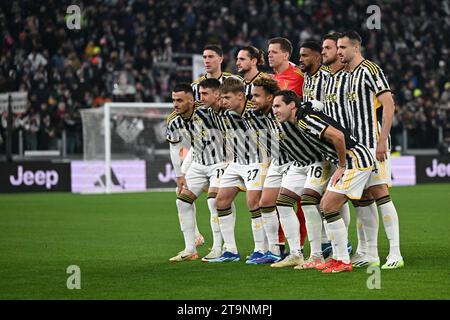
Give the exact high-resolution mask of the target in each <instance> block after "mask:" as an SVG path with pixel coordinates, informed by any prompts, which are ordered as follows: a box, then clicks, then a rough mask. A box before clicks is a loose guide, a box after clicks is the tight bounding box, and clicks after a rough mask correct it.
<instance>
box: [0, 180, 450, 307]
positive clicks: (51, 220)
mask: <svg viewBox="0 0 450 320" xmlns="http://www.w3.org/2000/svg"><path fill="white" fill-rule="evenodd" d="M392 198H393V199H394V201H395V204H396V207H397V210H398V212H399V217H400V233H401V249H402V254H403V256H404V258H405V263H406V265H405V268H403V269H399V270H386V271H385V270H382V271H381V289H379V290H377V289H373V290H369V289H368V288H367V284H366V282H367V279H368V277H369V276H370V275H369V274H367V273H366V269H356V270H354V272H353V273H343V274H331V275H324V274H321V273H320V272H318V271H315V270H306V271H297V270H293V269H282V270H278V269H277V270H273V269H271V268H270V267H269V266H267V265H265V266H255V265H246V264H245V262H243V261H241V262H237V263H228V264H207V263H204V262H201V261H200V260H197V261H190V262H183V263H170V262H169V261H168V259H169V258H170V257H171V256H173V255H175V254H176V253H177V252H178V251H180V250H181V249H182V248H183V247H184V246H183V238H182V235H181V232H180V229H179V224H178V217H177V213H176V207H175V196H174V193H136V194H115V195H73V194H16V195H1V196H0V270H1V276H0V299H274V300H279V299H282V300H284V299H450V268H449V266H450V236H449V230H450V214H449V213H450V209H449V205H450V200H449V199H450V185H448V184H441V185H421V186H415V187H395V188H393V189H392ZM237 207H238V217H237V224H236V238H237V244H238V247H239V250H240V253H241V256H243V257H244V258H245V256H246V255H247V254H249V253H250V252H251V250H252V248H253V246H252V236H251V229H250V214H249V213H248V211H247V210H246V208H245V202H244V195H243V194H240V195H239V196H238V200H237ZM352 213H353V209H352ZM197 220H198V224H199V227H200V230H201V232H202V233H203V234H204V236H205V238H206V243H205V245H204V246H202V247H200V248H199V254H200V255H201V256H203V255H205V254H206V253H207V252H208V251H209V250H208V248H209V246H210V245H211V231H210V228H209V212H208V210H207V206H206V199H205V196H202V197H201V198H200V199H199V200H198V201H197ZM350 241H351V243H352V244H353V245H354V246H356V228H355V218H354V215H353V214H352V222H351V225H350ZM387 248H388V243H387V240H386V236H385V233H384V230H383V227H382V225H381V221H380V231H379V252H380V258H381V259H382V263H384V259H385V257H386V255H387ZM305 250H306V252H309V248H308V247H306V248H305ZM70 265H77V266H79V267H80V269H81V289H80V290H69V289H67V287H66V281H67V278H68V277H69V276H70V275H69V274H67V273H66V269H67V267H68V266H70Z"/></svg>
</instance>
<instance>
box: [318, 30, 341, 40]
mask: <svg viewBox="0 0 450 320" xmlns="http://www.w3.org/2000/svg"><path fill="white" fill-rule="evenodd" d="M340 36H341V33H340V32H330V33H327V34H326V35H324V36H323V39H322V41H325V40H333V41H334V42H337V41H338V39H339V37H340Z"/></svg>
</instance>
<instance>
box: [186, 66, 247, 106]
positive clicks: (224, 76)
mask: <svg viewBox="0 0 450 320" xmlns="http://www.w3.org/2000/svg"><path fill="white" fill-rule="evenodd" d="M230 77H233V78H236V79H238V80H240V81H244V79H242V77H241V76H238V75H235V74H232V73H229V72H222V73H221V74H220V77H219V78H217V80H219V81H220V83H223V81H224V80H225V79H227V78H230ZM205 79H207V77H206V73H205V74H204V75H202V76H201V77H199V78H198V79H197V80H195V81H194V82H192V83H191V87H192V92H193V93H194V101H195V103H196V106H197V107H198V106H200V87H199V84H200V82H202V81H203V80H205Z"/></svg>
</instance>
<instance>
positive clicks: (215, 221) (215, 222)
mask: <svg viewBox="0 0 450 320" xmlns="http://www.w3.org/2000/svg"><path fill="white" fill-rule="evenodd" d="M207 202H208V208H209V212H210V213H211V216H210V219H209V222H210V224H211V230H212V234H213V245H212V249H213V250H222V234H221V233H220V226H219V216H218V215H217V210H216V198H208V201H207Z"/></svg>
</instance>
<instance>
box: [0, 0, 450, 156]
mask: <svg viewBox="0 0 450 320" xmlns="http://www.w3.org/2000/svg"><path fill="white" fill-rule="evenodd" d="M71 4H77V5H79V6H80V7H81V8H82V20H81V29H80V30H69V29H68V28H67V26H66V19H67V13H66V8H67V7H68V6H69V5H71ZM366 8H367V3H366V2H365V1H360V0H358V1H347V0H339V1H326V2H325V1H320V2H319V1H311V0H296V1H293V0H291V1H289V0H287V1H276V0H264V1H256V0H250V1H246V2H242V1H236V0H233V1H217V0H214V1H212V0H204V1H199V0H194V1H189V2H188V1H174V0H170V1H157V0H135V1H120V0H104V1H72V0H70V1H68V0H63V1H56V0H46V1H41V0H35V1H11V0H6V1H1V3H0V26H1V30H2V38H1V40H0V89H1V90H2V91H6V90H7V89H8V88H9V89H11V90H25V91H28V93H29V94H28V97H29V105H28V109H27V112H26V113H24V114H21V115H18V116H17V117H16V118H15V120H14V137H13V141H14V142H13V151H14V152H17V145H18V143H17V140H18V135H17V132H18V131H19V130H22V132H23V136H24V140H25V146H26V149H27V150H35V149H38V150H47V149H51V148H53V147H54V146H55V144H56V141H57V139H58V138H59V137H60V135H61V132H62V131H63V130H65V132H66V134H67V152H68V153H81V152H82V150H83V148H82V143H83V142H82V134H81V120H80V112H79V110H80V109H82V108H97V107H99V106H101V105H102V104H103V103H104V102H105V101H120V100H122V101H123V100H126V101H135V102H141V101H142V102H166V101H169V100H170V88H172V87H173V85H174V83H176V82H178V81H181V80H187V81H189V80H191V73H190V72H189V71H181V72H176V71H175V69H174V68H173V67H170V66H171V65H173V56H174V53H200V52H201V48H202V47H203V46H204V45H205V44H206V43H220V44H221V45H222V46H223V49H224V53H225V55H224V58H225V62H224V67H225V68H224V71H230V72H235V66H234V55H235V54H236V52H237V49H238V48H239V47H240V46H242V45H245V44H252V45H254V46H256V47H259V48H262V49H264V50H265V49H266V41H267V39H269V38H271V37H274V36H283V37H287V38H289V39H290V40H291V41H292V42H293V44H294V46H295V50H294V55H293V57H292V61H294V62H297V60H298V45H299V43H300V42H302V41H304V40H309V39H315V40H320V39H321V36H322V35H323V34H325V33H327V32H329V31H331V30H336V31H343V30H345V29H356V30H359V31H360V33H361V35H362V38H363V46H364V47H365V52H364V55H365V57H366V58H368V59H371V60H372V61H374V62H376V63H378V64H379V65H380V66H382V67H383V69H384V70H385V72H386V74H387V75H388V76H389V80H390V83H391V85H392V89H393V91H394V92H395V100H396V103H397V106H398V108H397V112H396V117H395V123H394V127H393V130H392V136H393V140H394V145H401V144H402V142H401V141H402V139H403V134H402V133H403V129H404V128H406V129H407V132H408V141H409V147H410V148H430V147H437V146H436V141H438V128H442V129H441V134H442V133H443V135H444V139H450V80H449V77H448V74H449V61H450V59H449V40H448V39H449V38H448V34H449V32H450V22H449V19H450V5H449V3H448V2H445V1H444V2H441V1H439V0H428V1H423V2H417V1H403V0H393V1H389V2H383V4H382V12H381V19H382V20H381V29H380V30H369V29H367V27H366V25H365V21H366V19H367V17H368V14H367V13H366ZM405 16H408V17H411V18H410V19H407V20H406V21H404V20H402V18H401V17H405ZM268 19H270V23H267V21H268ZM178 63H179V64H181V65H188V64H189V62H188V61H187V60H186V59H182V60H181V61H179V62H178ZM168 66H169V67H168ZM121 81H124V82H126V83H127V84H128V86H127V87H126V88H122V87H120V86H118V85H117V84H118V83H121ZM115 84H116V85H115ZM5 128H6V114H5V113H3V114H2V115H1V119H0V154H4V153H5V146H4V145H5V143H4V141H5V130H6V129H5Z"/></svg>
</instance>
